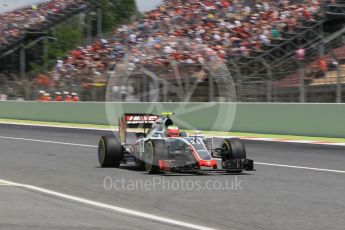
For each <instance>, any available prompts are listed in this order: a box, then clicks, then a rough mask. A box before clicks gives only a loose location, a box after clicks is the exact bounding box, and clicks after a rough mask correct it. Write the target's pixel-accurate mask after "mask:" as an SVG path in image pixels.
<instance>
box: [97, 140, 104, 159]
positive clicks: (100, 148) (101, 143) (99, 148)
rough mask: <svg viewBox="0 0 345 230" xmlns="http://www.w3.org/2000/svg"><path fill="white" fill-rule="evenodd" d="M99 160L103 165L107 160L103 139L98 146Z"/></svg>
mask: <svg viewBox="0 0 345 230" xmlns="http://www.w3.org/2000/svg"><path fill="white" fill-rule="evenodd" d="M98 158H99V162H100V163H101V164H103V163H104V160H105V143H104V140H103V139H102V140H101V141H100V142H99V145H98Z"/></svg>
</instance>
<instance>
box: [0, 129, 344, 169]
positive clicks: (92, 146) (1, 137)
mask: <svg viewBox="0 0 345 230" xmlns="http://www.w3.org/2000/svg"><path fill="white" fill-rule="evenodd" d="M0 139H9V140H22V141H33V142H40V143H48V144H59V145H70V146H78V147H86V148H98V146H97V145H83V144H75V143H66V142H56V141H46V140H37V139H27V138H18V137H4V136H0ZM254 164H257V165H266V166H275V167H285V168H295V169H307V170H313V171H321V172H333V173H345V171H341V170H333V169H322V168H310V167H304V166H297V165H283V164H273V163H264V162H254Z"/></svg>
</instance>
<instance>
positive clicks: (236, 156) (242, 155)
mask: <svg viewBox="0 0 345 230" xmlns="http://www.w3.org/2000/svg"><path fill="white" fill-rule="evenodd" d="M222 149H223V154H222V159H223V161H227V160H241V159H246V158H247V154H246V148H245V146H244V144H243V143H242V142H241V140H239V139H237V138H228V139H225V140H224V141H223V144H222ZM242 171H243V170H229V171H228V172H229V173H241V172H242Z"/></svg>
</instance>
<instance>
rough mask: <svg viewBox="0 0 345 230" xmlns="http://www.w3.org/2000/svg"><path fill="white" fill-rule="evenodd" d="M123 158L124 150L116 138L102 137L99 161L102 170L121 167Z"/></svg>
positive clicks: (99, 147) (99, 145) (99, 146)
mask: <svg viewBox="0 0 345 230" xmlns="http://www.w3.org/2000/svg"><path fill="white" fill-rule="evenodd" d="M122 158H123V149H122V146H121V144H120V142H119V141H118V140H117V138H115V137H112V136H110V137H107V136H103V137H101V139H100V141H99V144H98V160H99V164H100V166H101V167H102V168H108V167H114V168H117V167H119V166H120V164H121V161H122Z"/></svg>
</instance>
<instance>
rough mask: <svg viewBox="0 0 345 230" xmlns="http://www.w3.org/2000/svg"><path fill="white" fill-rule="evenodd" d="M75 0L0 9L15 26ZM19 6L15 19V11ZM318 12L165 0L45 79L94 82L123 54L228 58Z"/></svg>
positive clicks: (178, 59) (129, 60) (147, 59)
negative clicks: (24, 8)
mask: <svg viewBox="0 0 345 230" xmlns="http://www.w3.org/2000/svg"><path fill="white" fill-rule="evenodd" d="M76 1H78V0H52V1H50V2H49V3H45V5H42V7H41V6H40V7H38V9H26V10H20V11H15V12H12V13H8V14H5V16H4V15H2V16H1V18H0V21H8V20H6V19H4V17H5V18H6V17H7V18H12V19H11V20H12V21H16V20H18V21H17V27H20V28H25V27H27V26H28V22H29V21H30V20H31V23H40V22H41V21H42V20H44V18H45V14H47V13H49V12H53V10H52V9H51V7H49V6H56V4H58V6H60V7H66V6H68V4H72V3H75V2H76ZM80 1H82V0H80ZM43 6H44V7H43ZM53 8H54V7H53ZM58 9H59V10H62V9H61V8H58ZM23 11H24V12H26V13H24V14H23V16H22V17H19V19H15V18H16V16H14V17H13V14H14V15H16V14H18V12H23ZM39 12H42V13H39ZM319 13H320V2H319V1H318V0H164V1H163V4H161V5H160V6H159V7H157V8H156V9H155V10H152V11H150V12H147V13H145V14H144V16H143V17H142V18H140V19H138V20H135V21H133V22H132V23H130V24H128V25H122V26H120V27H118V28H117V29H116V30H115V31H114V32H113V33H112V35H111V36H109V37H107V39H105V38H104V39H99V40H98V41H96V42H94V43H93V44H90V45H89V46H86V47H79V48H77V49H76V50H73V51H72V52H71V53H70V54H69V55H68V57H67V58H65V59H63V60H58V61H57V64H56V66H55V69H54V71H52V72H51V73H49V81H50V82H53V84H56V83H57V84H59V82H61V81H64V82H66V81H67V82H72V83H70V85H71V84H76V83H77V84H79V85H80V86H81V88H82V89H83V90H88V89H89V88H90V85H92V84H99V83H102V82H106V78H105V73H106V72H107V71H114V70H118V69H121V68H120V66H121V63H123V60H124V59H125V60H126V64H125V65H124V66H125V68H126V71H134V70H136V69H138V68H140V67H147V66H149V67H158V68H159V67H169V66H171V64H172V63H173V62H174V63H178V64H184V63H185V64H196V65H200V64H201V65H203V66H207V65H208V64H209V63H226V61H227V60H228V58H229V57H233V56H250V55H251V53H252V52H254V51H261V50H262V48H263V47H264V46H268V45H270V44H271V42H272V41H273V40H275V39H282V38H284V33H286V32H289V31H294V29H295V28H296V27H298V26H299V25H301V24H302V23H303V22H304V21H313V20H315V18H316V16H317V15H318V14H319ZM32 14H33V15H35V16H34V17H32ZM11 15H12V16H11ZM29 18H30V20H29ZM31 18H32V19H31ZM11 20H9V21H11ZM10 24H11V23H7V24H5V26H2V25H0V34H2V33H4V31H7V34H11V33H13V34H16V33H20V31H21V30H20V29H18V30H11V26H10ZM11 31H12V32H11ZM1 37H3V36H1ZM1 42H3V41H0V44H1ZM124 57H126V58H124ZM50 84H51V83H50Z"/></svg>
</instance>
